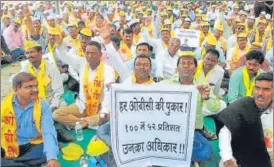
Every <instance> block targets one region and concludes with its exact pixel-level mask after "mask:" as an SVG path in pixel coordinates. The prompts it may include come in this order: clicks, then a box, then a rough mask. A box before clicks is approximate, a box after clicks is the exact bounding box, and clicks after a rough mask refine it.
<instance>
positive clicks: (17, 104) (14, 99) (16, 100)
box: [12, 95, 34, 110]
mask: <svg viewBox="0 0 274 167" xmlns="http://www.w3.org/2000/svg"><path fill="white" fill-rule="evenodd" d="M12 103H13V105H16V106H17V107H19V108H21V109H23V108H22V107H21V105H20V104H19V102H18V99H17V96H16V95H15V96H13V99H12ZM33 106H34V101H33V100H32V101H31V102H29V104H28V105H27V107H25V108H24V109H23V110H28V109H30V108H32V107H33Z"/></svg>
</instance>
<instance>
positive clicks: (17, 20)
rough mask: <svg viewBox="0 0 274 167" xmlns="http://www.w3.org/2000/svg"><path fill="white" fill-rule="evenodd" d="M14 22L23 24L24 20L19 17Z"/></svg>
mask: <svg viewBox="0 0 274 167" xmlns="http://www.w3.org/2000/svg"><path fill="white" fill-rule="evenodd" d="M14 23H17V24H20V25H21V24H22V20H21V19H19V18H15V19H14Z"/></svg>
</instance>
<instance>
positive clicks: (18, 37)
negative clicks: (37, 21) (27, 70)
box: [3, 18, 25, 62]
mask: <svg viewBox="0 0 274 167" xmlns="http://www.w3.org/2000/svg"><path fill="white" fill-rule="evenodd" d="M21 24H22V20H20V19H19V18H15V19H14V23H13V24H12V25H10V26H9V27H8V28H6V29H5V30H4V32H3V37H4V39H5V41H6V44H7V46H8V48H9V50H10V51H11V56H12V62H14V61H16V60H17V59H19V58H20V57H22V55H24V50H23V49H22V48H23V45H24V41H25V37H24V33H23V30H22V28H21Z"/></svg>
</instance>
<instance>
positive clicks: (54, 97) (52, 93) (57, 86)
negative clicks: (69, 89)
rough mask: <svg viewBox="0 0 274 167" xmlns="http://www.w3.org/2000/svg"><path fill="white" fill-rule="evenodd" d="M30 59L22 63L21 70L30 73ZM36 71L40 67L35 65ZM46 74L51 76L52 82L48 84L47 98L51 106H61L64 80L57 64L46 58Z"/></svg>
mask: <svg viewBox="0 0 274 167" xmlns="http://www.w3.org/2000/svg"><path fill="white" fill-rule="evenodd" d="M28 63H29V61H28V60H27V61H25V62H23V63H21V67H22V68H21V72H27V73H29V69H28ZM33 69H34V71H35V72H36V73H38V72H39V71H40V67H39V68H38V69H36V68H35V67H34V66H33ZM45 74H46V75H47V76H48V77H49V78H50V80H51V81H50V84H48V85H47V86H46V99H47V101H48V102H49V103H50V105H51V107H52V108H53V107H57V108H58V107H60V104H61V101H62V99H61V98H62V95H63V93H64V87H63V81H62V77H61V74H60V72H59V70H58V69H57V68H56V66H55V65H53V64H51V63H50V62H49V61H48V60H45Z"/></svg>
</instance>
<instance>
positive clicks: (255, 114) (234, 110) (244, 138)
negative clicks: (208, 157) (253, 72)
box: [217, 72, 273, 167]
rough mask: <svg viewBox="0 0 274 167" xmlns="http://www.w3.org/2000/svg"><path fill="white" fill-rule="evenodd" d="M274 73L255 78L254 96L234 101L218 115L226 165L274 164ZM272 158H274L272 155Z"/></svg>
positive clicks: (233, 166)
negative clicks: (273, 162)
mask: <svg viewBox="0 0 274 167" xmlns="http://www.w3.org/2000/svg"><path fill="white" fill-rule="evenodd" d="M272 103H273V73H270V72H269V73H262V74H260V75H259V76H258V77H257V78H256V80H255V86H254V96H253V97H243V98H241V99H239V100H237V101H235V102H234V103H232V104H230V105H229V106H228V107H227V108H226V109H224V110H223V111H222V112H221V113H220V114H219V115H218V116H217V120H218V121H219V122H220V123H222V125H224V126H223V127H222V129H221V130H220V133H219V141H220V142H219V147H220V155H221V158H222V160H221V162H220V166H224V167H237V166H241V167H261V166H262V167H271V166H272V165H271V159H272V160H273V144H272V143H273V108H272ZM270 157H271V158H270Z"/></svg>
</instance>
